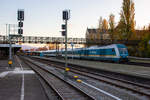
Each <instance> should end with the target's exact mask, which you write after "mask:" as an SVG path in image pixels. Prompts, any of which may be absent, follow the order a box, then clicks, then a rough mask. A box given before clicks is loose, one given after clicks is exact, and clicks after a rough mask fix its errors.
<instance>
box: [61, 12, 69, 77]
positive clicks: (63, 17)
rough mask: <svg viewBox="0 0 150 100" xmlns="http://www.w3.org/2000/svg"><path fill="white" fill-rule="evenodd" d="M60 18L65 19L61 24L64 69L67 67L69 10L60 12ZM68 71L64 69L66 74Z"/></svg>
mask: <svg viewBox="0 0 150 100" xmlns="http://www.w3.org/2000/svg"><path fill="white" fill-rule="evenodd" d="M62 19H63V20H64V21H65V24H62V29H63V30H64V31H62V36H65V67H66V69H69V68H68V63H67V22H68V20H69V19H70V10H64V11H63V12H62ZM67 72H68V71H66V70H65V75H67V74H68V73H67Z"/></svg>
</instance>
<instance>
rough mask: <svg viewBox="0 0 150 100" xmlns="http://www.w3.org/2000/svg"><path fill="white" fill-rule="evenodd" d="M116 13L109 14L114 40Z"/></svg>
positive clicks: (111, 34)
mask: <svg viewBox="0 0 150 100" xmlns="http://www.w3.org/2000/svg"><path fill="white" fill-rule="evenodd" d="M114 31H115V15H113V14H110V16H109V34H110V38H111V39H112V41H113V40H114V35H115V32H114Z"/></svg>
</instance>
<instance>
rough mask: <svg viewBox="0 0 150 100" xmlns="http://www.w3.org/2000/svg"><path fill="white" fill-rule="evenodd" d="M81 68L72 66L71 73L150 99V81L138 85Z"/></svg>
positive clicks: (56, 64) (53, 64)
mask: <svg viewBox="0 0 150 100" xmlns="http://www.w3.org/2000/svg"><path fill="white" fill-rule="evenodd" d="M36 60H38V61H40V62H43V63H46V64H49V65H52V66H55V67H57V68H61V69H64V67H62V66H64V64H60V62H59V63H56V62H52V61H46V60H41V59H36ZM79 67H80V66H75V65H72V67H71V71H72V72H74V73H77V74H80V75H84V76H87V77H90V78H94V79H96V80H99V81H101V82H105V83H107V84H110V85H113V86H117V87H119V88H123V89H127V90H130V91H132V92H134V93H138V94H140V95H145V96H147V97H149V98H150V85H149V82H150V80H149V81H147V84H141V83H138V82H137V83H136V82H135V81H129V80H126V79H121V77H120V78H119V77H115V76H113V74H112V76H110V74H109V75H107V74H106V75H105V74H100V73H99V72H96V71H92V70H90V71H89V69H88V70H87V69H85V68H79ZM109 73H110V72H109ZM128 77H130V76H128Z"/></svg>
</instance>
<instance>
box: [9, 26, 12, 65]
mask: <svg viewBox="0 0 150 100" xmlns="http://www.w3.org/2000/svg"><path fill="white" fill-rule="evenodd" d="M11 50H12V48H11V35H10V24H9V66H10V67H11V64H12V54H11Z"/></svg>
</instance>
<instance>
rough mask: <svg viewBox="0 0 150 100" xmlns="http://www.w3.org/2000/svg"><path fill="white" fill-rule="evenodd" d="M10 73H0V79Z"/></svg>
mask: <svg viewBox="0 0 150 100" xmlns="http://www.w3.org/2000/svg"><path fill="white" fill-rule="evenodd" d="M10 72H11V71H6V72H2V73H0V78H4V77H5V76H6V75H8V74H9V73H10Z"/></svg>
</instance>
